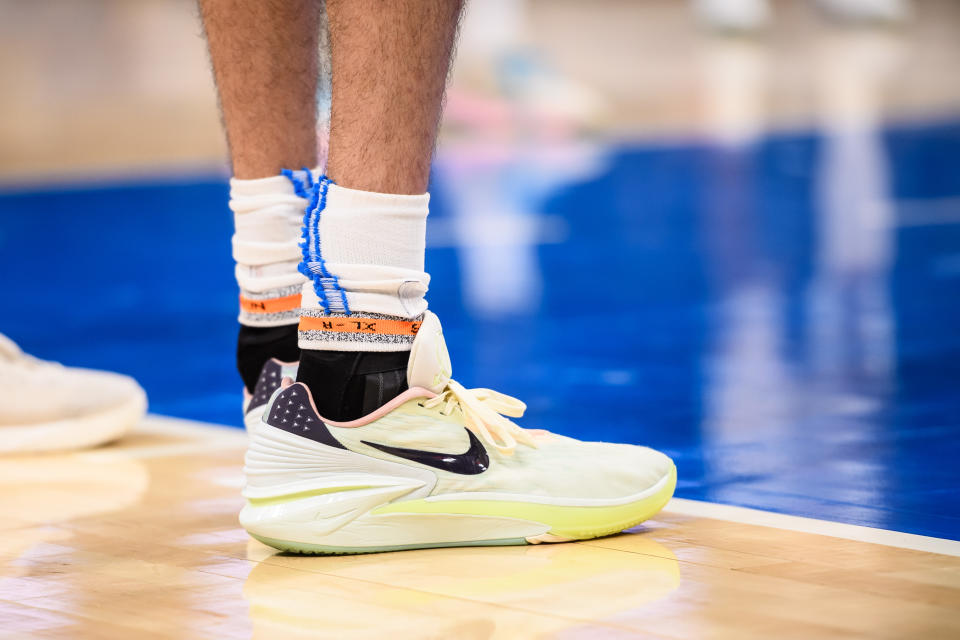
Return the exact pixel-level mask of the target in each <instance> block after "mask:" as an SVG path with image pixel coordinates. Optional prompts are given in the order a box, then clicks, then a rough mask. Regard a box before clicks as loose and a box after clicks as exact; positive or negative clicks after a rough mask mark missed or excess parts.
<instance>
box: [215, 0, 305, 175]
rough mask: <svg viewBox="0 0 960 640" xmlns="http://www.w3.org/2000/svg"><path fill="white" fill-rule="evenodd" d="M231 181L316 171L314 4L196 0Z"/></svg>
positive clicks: (275, 0) (277, 0)
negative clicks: (285, 171) (288, 171)
mask: <svg viewBox="0 0 960 640" xmlns="http://www.w3.org/2000/svg"><path fill="white" fill-rule="evenodd" d="M199 3H200V11H201V15H202V17H203V25H204V29H205V30H206V34H207V43H208V45H209V47H210V58H211V61H212V63H213V72H214V77H215V78H216V82H217V89H218V91H219V95H220V108H221V109H222V112H223V122H224V127H225V128H226V131H227V142H228V144H229V145H230V159H231V161H232V164H233V174H234V177H236V178H262V177H266V176H275V175H277V174H279V173H280V170H281V169H297V168H299V167H311V168H312V167H315V166H316V165H317V138H316V123H317V114H316V111H317V102H316V93H317V74H318V71H317V57H318V51H319V39H318V38H319V35H318V34H319V32H320V7H321V5H320V2H319V1H318V0H257V1H256V2H245V1H244V0H199Z"/></svg>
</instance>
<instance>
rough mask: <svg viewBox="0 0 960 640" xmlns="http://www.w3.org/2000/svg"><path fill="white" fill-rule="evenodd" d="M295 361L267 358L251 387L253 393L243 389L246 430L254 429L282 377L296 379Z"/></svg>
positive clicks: (278, 386)
mask: <svg viewBox="0 0 960 640" xmlns="http://www.w3.org/2000/svg"><path fill="white" fill-rule="evenodd" d="M298 365H299V363H297V362H282V361H280V360H277V359H276V358H270V359H269V360H267V361H266V362H265V363H264V365H263V368H262V369H261V370H260V377H259V378H257V384H256V385H255V386H254V387H253V393H250V392H248V391H247V390H246V389H244V390H243V425H244V427H246V429H247V432H250V431H251V430H252V429H255V428H256V426H257V425H258V424H260V420H261V418H262V417H263V410H264V408H265V407H266V406H267V402H269V401H270V396H272V395H273V394H274V392H275V391H276V390H277V389H279V388H280V383H281V382H282V381H283V379H284V378H290V379H291V380H296V378H297V367H298Z"/></svg>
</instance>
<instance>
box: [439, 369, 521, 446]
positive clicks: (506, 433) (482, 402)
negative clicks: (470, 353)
mask: <svg viewBox="0 0 960 640" xmlns="http://www.w3.org/2000/svg"><path fill="white" fill-rule="evenodd" d="M441 405H442V406H443V408H442V409H441V410H440V411H441V413H444V414H446V415H450V413H451V412H452V411H453V410H454V409H455V408H459V409H460V411H461V412H462V413H463V419H464V426H466V427H467V428H468V429H470V431H472V432H473V433H474V434H476V435H477V436H478V437H479V438H480V439H482V440H483V441H484V442H486V443H487V444H489V445H490V446H492V447H494V448H495V449H497V451H499V452H500V453H502V454H505V455H511V454H512V453H513V452H514V450H515V449H516V448H517V444H520V443H522V444H525V445H528V446H531V447H534V448H536V446H537V445H536V443H535V442H534V440H533V438H532V437H531V436H530V434H529V433H528V432H527V431H526V430H525V429H523V428H521V427H519V426H517V425H516V424H514V423H513V422H511V421H510V420H507V419H506V418H504V417H503V416H505V415H506V416H510V417H512V418H519V417H520V416H522V415H523V412H524V411H525V410H526V408H527V405H525V404H524V403H523V402H521V401H520V400H517V399H516V398H513V397H511V396H508V395H506V394H503V393H499V392H497V391H494V390H492V389H484V388H478V389H467V388H465V387H464V386H463V385H461V384H460V383H459V382H457V381H456V380H451V379H449V378H448V379H447V380H446V383H445V384H444V386H443V390H442V391H441V392H440V393H439V394H438V395H436V396H434V397H433V398H430V399H429V400H426V401H424V402H423V406H424V407H426V408H428V409H432V408H435V407H439V406H441Z"/></svg>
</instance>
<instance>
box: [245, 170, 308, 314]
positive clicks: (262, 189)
mask: <svg viewBox="0 0 960 640" xmlns="http://www.w3.org/2000/svg"><path fill="white" fill-rule="evenodd" d="M316 175H319V173H317V174H316ZM312 181H313V177H312V175H311V174H310V172H307V171H295V172H291V173H290V177H289V178H288V177H287V176H285V175H279V176H271V177H269V178H258V179H255V180H238V179H236V178H234V179H232V180H230V209H231V210H232V211H233V214H234V228H235V233H234V236H233V259H234V260H236V262H237V267H236V277H237V284H238V285H239V286H240V316H239V318H238V319H239V321H240V324H243V325H246V326H248V327H277V326H282V325H291V324H296V323H297V321H298V320H299V318H300V313H299V312H300V290H301V286H302V285H303V283H304V282H305V281H306V278H305V277H304V276H303V275H301V274H300V272H299V271H298V270H297V265H298V264H299V262H300V246H299V242H300V228H301V226H302V224H303V216H304V212H305V209H306V206H307V203H308V198H307V196H308V195H309V193H308V190H309V186H310V184H311V183H312ZM295 182H296V185H295ZM298 192H299V193H300V195H298Z"/></svg>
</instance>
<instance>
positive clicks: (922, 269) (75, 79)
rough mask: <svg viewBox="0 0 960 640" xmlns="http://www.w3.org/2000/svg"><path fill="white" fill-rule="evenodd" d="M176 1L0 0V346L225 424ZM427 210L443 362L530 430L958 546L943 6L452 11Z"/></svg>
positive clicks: (218, 223) (615, 4)
mask: <svg viewBox="0 0 960 640" xmlns="http://www.w3.org/2000/svg"><path fill="white" fill-rule="evenodd" d="M196 13H197V12H196V8H195V5H194V2H193V1H192V0H44V1H40V2H25V1H22V0H0V87H2V91H0V278H2V283H3V289H4V293H3V297H2V309H3V313H2V314H0V332H3V333H5V334H7V335H9V336H10V337H11V338H12V339H14V340H16V341H17V342H18V343H20V345H21V346H22V347H23V348H24V349H25V350H27V351H29V352H31V353H33V354H34V355H37V356H39V357H43V358H47V359H53V360H58V361H62V362H64V363H66V364H71V365H80V366H89V367H97V368H106V369H113V370H117V371H122V372H125V373H128V374H131V375H133V376H135V377H136V378H137V379H138V380H139V381H140V382H141V384H143V385H144V387H145V388H146V389H147V392H148V394H149V396H150V402H151V410H152V411H153V412H155V413H159V414H165V415H173V416H178V417H182V418H190V419H195V420H202V421H207V422H214V423H221V424H230V425H237V426H238V425H239V424H240V417H241V416H240V403H241V396H240V386H241V384H240V381H239V378H238V377H237V375H236V373H235V371H234V368H233V349H234V340H235V335H236V319H235V317H236V306H237V290H236V285H235V282H234V280H233V275H232V268H233V265H232V261H231V258H230V235H231V233H232V222H231V217H230V213H229V211H228V209H227V206H226V196H227V190H226V180H227V177H228V168H227V167H226V164H225V146H224V142H223V137H222V134H221V130H220V125H219V116H218V112H217V102H216V95H215V92H214V87H213V84H212V80H211V76H210V72H209V69H208V63H207V57H206V52H205V45H204V42H203V39H202V32H201V28H200V25H199V21H198V19H197V15H196ZM325 91H326V90H322V91H321V94H322V95H321V103H322V104H326V102H325V100H324V99H323V98H325V95H326V93H325ZM320 133H321V136H320V138H321V141H322V127H321V132H320ZM431 193H432V194H433V200H432V203H431V204H432V211H431V218H430V226H429V231H428V246H429V249H428V255H427V269H428V270H429V271H430V272H431V273H432V275H433V281H432V284H431V293H430V296H429V299H430V304H431V307H432V308H433V309H434V310H435V311H437V313H438V314H439V315H440V316H441V318H443V321H444V326H445V330H446V333H447V337H448V340H449V342H450V347H451V352H452V355H453V359H454V363H455V366H456V371H455V375H456V376H457V378H459V379H460V380H461V381H462V382H464V383H465V384H466V385H467V386H489V387H492V388H496V389H499V390H501V391H504V392H506V393H509V394H511V395H515V396H518V397H520V398H522V399H524V400H525V401H527V403H528V405H529V411H528V416H529V417H528V418H527V419H526V420H525V421H524V423H523V424H525V425H526V426H545V427H548V428H550V429H552V430H555V431H558V432H561V433H567V434H570V435H575V436H578V437H588V438H595V439H608V440H619V441H627V442H637V443H644V444H650V445H653V446H656V447H658V448H661V449H664V450H666V451H667V452H668V453H670V454H671V455H672V456H673V457H674V458H675V459H676V460H677V462H678V466H679V471H680V484H679V487H678V495H680V496H683V497H690V498H700V499H708V500H713V501H719V502H726V503H731V504H740V505H744V506H751V507H758V508H763V509H769V510H774V511H781V512H786V513H794V514H799V515H810V516H815V517H821V518H828V519H834V520H839V521H844V522H853V523H857V524H867V525H871V526H882V527H887V528H894V529H899V530H902V531H911V532H915V533H923V534H929V535H937V536H941V537H948V538H954V539H960V472H958V470H957V469H956V466H955V461H956V460H957V459H958V456H960V336H958V331H957V327H958V326H960V297H958V284H960V3H958V2H956V1H954V0H914V1H913V2H907V1H906V0H900V1H893V0H820V1H814V0H778V1H770V2H762V1H760V0H751V1H748V0H696V1H688V2H682V1H675V2H674V1H667V0H645V1H639V0H635V1H628V0H593V1H591V2H575V1H572V0H526V1H523V0H474V2H473V3H472V4H471V5H470V7H469V8H468V11H467V15H466V17H465V19H464V24H463V27H462V38H461V43H460V46H459V50H458V56H457V59H456V63H455V68H454V72H453V74H452V85H451V87H450V90H449V95H448V103H447V112H446V120H445V123H444V125H443V129H442V132H441V141H440V145H439V149H438V152H437V157H436V161H435V166H434V176H433V182H432V186H431Z"/></svg>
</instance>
